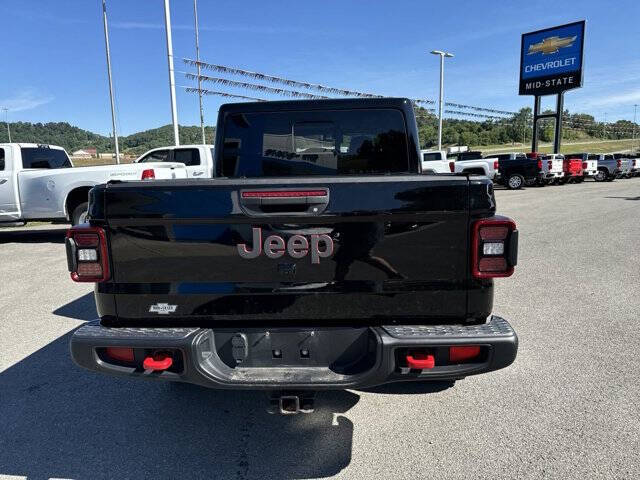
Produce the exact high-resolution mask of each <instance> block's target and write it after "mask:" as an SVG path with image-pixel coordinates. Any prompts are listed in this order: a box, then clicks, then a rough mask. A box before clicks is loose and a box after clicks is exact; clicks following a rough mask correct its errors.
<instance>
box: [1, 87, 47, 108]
mask: <svg viewBox="0 0 640 480" xmlns="http://www.w3.org/2000/svg"><path fill="white" fill-rule="evenodd" d="M54 98H55V97H54V96H53V95H42V94H40V93H38V92H37V91H36V90H35V89H33V88H25V89H23V90H22V91H20V92H18V93H16V94H15V95H13V96H12V97H7V98H1V99H0V106H1V107H4V108H8V109H9V111H11V112H21V111H23V110H31V109H33V108H36V107H39V106H40V105H45V104H47V103H49V102H52V101H53V99H54Z"/></svg>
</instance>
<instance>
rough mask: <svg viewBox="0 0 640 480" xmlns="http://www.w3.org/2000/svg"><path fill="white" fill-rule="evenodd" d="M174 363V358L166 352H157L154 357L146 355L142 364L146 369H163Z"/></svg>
mask: <svg viewBox="0 0 640 480" xmlns="http://www.w3.org/2000/svg"><path fill="white" fill-rule="evenodd" d="M171 365H173V359H172V358H171V357H170V356H169V355H167V354H166V353H156V354H154V355H153V357H146V358H145V359H144V362H142V366H143V367H144V369H145V370H154V371H162V370H166V369H168V368H169V367H171Z"/></svg>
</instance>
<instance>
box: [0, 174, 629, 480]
mask: <svg viewBox="0 0 640 480" xmlns="http://www.w3.org/2000/svg"><path fill="white" fill-rule="evenodd" d="M497 198H498V211H499V213H502V214H505V215H509V216H511V217H512V218H514V219H515V220H516V221H517V223H518V227H519V230H520V232H521V234H520V259H519V260H520V261H519V263H520V264H519V266H518V268H517V269H516V273H515V275H514V276H513V277H512V278H508V279H501V280H498V281H497V285H498V288H497V292H496V299H495V308H494V311H495V312H496V313H497V314H500V315H501V316H504V317H505V318H507V319H509V320H510V321H511V322H512V324H513V325H514V326H515V328H516V330H517V332H518V335H519V337H520V350H519V354H518V358H517V360H516V362H515V363H514V364H513V365H512V366H511V367H509V368H507V369H505V370H501V371H498V372H494V373H490V374H487V375H483V376H479V377H470V378H467V379H465V380H463V381H460V382H457V383H456V384H455V385H450V384H424V385H416V384H410V385H394V386H389V387H384V388H378V389H375V390H373V391H366V392H365V391H345V392H330V393H324V394H321V395H320V396H319V398H318V400H317V402H318V410H317V411H316V412H315V413H314V414H311V415H297V416H293V417H281V416H272V415H269V414H268V413H266V410H265V406H266V401H265V396H264V394H263V393H252V392H222V391H212V390H207V389H203V388H199V387H195V386H189V385H171V384H164V383H151V382H148V383H147V382H140V381H130V380H127V379H118V378H111V377H106V376H100V375H97V374H93V373H90V372H88V371H84V370H81V369H80V368H78V367H76V366H75V365H74V364H73V363H72V362H71V360H70V358H69V354H68V342H69V337H70V332H71V331H72V330H73V329H75V328H76V327H78V326H79V325H81V324H82V323H83V322H84V321H87V320H89V319H92V318H94V317H95V315H96V313H95V307H94V305H93V298H92V293H91V292H92V287H91V286H89V285H83V284H74V283H73V282H71V281H70V280H69V278H68V273H67V271H66V262H65V253H64V245H63V235H64V227H31V228H26V229H2V230H0V292H1V294H0V477H3V478H4V476H5V475H6V476H8V477H11V478H13V477H14V476H15V477H17V478H23V477H26V478H34V479H41V478H51V477H54V478H82V479H99V478H194V477H204V476H206V477H208V478H230V479H248V478H252V479H253V478H255V479H263V478H278V479H280V478H282V479H289V478H324V477H336V478H350V479H353V478H366V479H371V478H565V479H566V478H638V477H639V476H640V455H638V451H639V449H640V402H638V399H639V398H640V328H639V321H640V318H639V317H640V178H634V179H630V180H618V181H616V182H613V183H598V184H595V183H592V182H591V181H589V182H587V183H585V184H579V185H565V186H555V187H545V188H542V189H540V188H528V189H524V190H520V191H505V190H499V191H497Z"/></svg>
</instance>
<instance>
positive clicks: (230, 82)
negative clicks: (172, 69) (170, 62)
mask: <svg viewBox="0 0 640 480" xmlns="http://www.w3.org/2000/svg"><path fill="white" fill-rule="evenodd" d="M184 76H185V77H187V78H189V79H191V80H195V79H197V78H198V75H194V74H193V73H186V72H185V73H184ZM200 78H201V79H202V80H204V81H205V82H212V83H217V84H219V85H226V86H230V87H236V88H246V89H247V90H257V91H260V92H268V93H273V94H276V95H285V96H288V97H296V98H309V99H326V98H329V97H325V96H324V95H314V94H313V93H306V92H298V91H295V90H287V89H285V88H274V87H267V86H266V85H258V84H257V83H247V82H236V81H235V80H229V79H228V78H220V77H209V76H207V75H200Z"/></svg>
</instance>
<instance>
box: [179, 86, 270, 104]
mask: <svg viewBox="0 0 640 480" xmlns="http://www.w3.org/2000/svg"><path fill="white" fill-rule="evenodd" d="M180 88H184V89H185V91H186V92H187V93H198V89H197V88H194V87H186V86H181V87H180ZM200 91H201V92H202V94H203V95H216V96H219V97H228V98H238V99H240V100H251V101H253V102H266V101H267V100H265V99H264V98H256V97H247V96H245V95H236V94H233V93H227V92H217V91H215V90H207V89H206V88H202V89H200Z"/></svg>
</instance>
